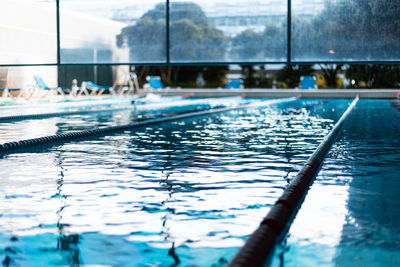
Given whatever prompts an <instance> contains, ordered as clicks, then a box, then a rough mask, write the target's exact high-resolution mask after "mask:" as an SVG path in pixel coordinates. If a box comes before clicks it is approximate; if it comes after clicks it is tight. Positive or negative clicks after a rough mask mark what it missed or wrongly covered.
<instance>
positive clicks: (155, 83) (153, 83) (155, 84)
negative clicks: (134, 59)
mask: <svg viewBox="0 0 400 267" xmlns="http://www.w3.org/2000/svg"><path fill="white" fill-rule="evenodd" d="M146 80H147V83H146V84H145V85H144V89H164V88H165V86H164V85H163V83H162V81H161V78H160V76H147V77H146Z"/></svg>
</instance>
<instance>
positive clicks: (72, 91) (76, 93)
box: [63, 79, 90, 97]
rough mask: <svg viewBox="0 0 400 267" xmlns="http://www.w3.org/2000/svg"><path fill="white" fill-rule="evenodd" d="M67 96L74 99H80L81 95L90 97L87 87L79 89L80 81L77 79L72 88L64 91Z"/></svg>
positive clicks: (73, 81) (74, 80)
mask: <svg viewBox="0 0 400 267" xmlns="http://www.w3.org/2000/svg"><path fill="white" fill-rule="evenodd" d="M63 91H64V93H65V94H68V96H72V97H79V96H81V95H85V96H89V95H90V94H89V92H88V90H87V88H86V87H85V86H81V87H78V81H77V80H76V79H73V80H72V86H71V88H65V89H63Z"/></svg>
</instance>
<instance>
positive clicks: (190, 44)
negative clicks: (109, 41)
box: [117, 2, 226, 61]
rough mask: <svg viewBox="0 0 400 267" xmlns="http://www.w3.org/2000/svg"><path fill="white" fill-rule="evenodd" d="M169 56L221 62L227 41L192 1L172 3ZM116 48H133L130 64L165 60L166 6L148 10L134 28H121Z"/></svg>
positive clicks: (174, 58)
mask: <svg viewBox="0 0 400 267" xmlns="http://www.w3.org/2000/svg"><path fill="white" fill-rule="evenodd" d="M170 5H171V6H170V29H171V30H170V57H171V60H173V61H192V60H196V61H198V60H201V61H208V60H212V61H215V60H221V59H223V58H224V55H225V47H226V38H225V36H224V34H223V32H222V31H220V30H218V29H216V28H214V27H213V26H211V25H209V24H208V21H207V17H206V15H205V14H204V12H203V11H202V9H201V8H200V7H199V6H198V5H196V4H194V3H190V2H172V3H171V4H170ZM117 45H118V46H119V47H122V46H124V45H127V46H128V47H129V48H130V60H131V61H164V60H165V59H166V7H165V4H158V5H156V6H155V8H154V9H151V10H149V11H147V12H146V13H145V14H144V15H143V16H142V17H141V18H140V19H139V20H138V21H137V22H136V24H135V25H130V26H127V27H125V28H123V29H122V31H121V33H120V34H119V35H118V36H117Z"/></svg>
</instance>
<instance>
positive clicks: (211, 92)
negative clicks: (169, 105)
mask: <svg viewBox="0 0 400 267" xmlns="http://www.w3.org/2000/svg"><path fill="white" fill-rule="evenodd" d="M148 92H150V93H154V94H160V95H163V96H179V95H187V94H191V95H192V96H193V97H226V96H240V95H245V96H246V97H248V98H273V97H292V96H301V98H348V99H353V98H354V97H355V96H356V95H357V94H358V95H359V96H360V98H363V99H373V98H379V99H395V98H396V97H397V93H398V92H400V90H396V89H367V90H355V89H315V90H314V89H312V90H301V89H169V88H167V89H159V90H150V91H148Z"/></svg>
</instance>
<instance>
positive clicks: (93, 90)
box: [81, 81, 116, 96]
mask: <svg viewBox="0 0 400 267" xmlns="http://www.w3.org/2000/svg"><path fill="white" fill-rule="evenodd" d="M81 87H82V88H85V89H87V90H90V95H92V96H95V95H97V96H99V95H102V94H103V93H104V92H105V93H110V94H112V95H116V93H115V91H114V88H113V87H110V86H102V85H98V84H95V83H94V82H91V81H83V82H82V85H81Z"/></svg>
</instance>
